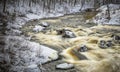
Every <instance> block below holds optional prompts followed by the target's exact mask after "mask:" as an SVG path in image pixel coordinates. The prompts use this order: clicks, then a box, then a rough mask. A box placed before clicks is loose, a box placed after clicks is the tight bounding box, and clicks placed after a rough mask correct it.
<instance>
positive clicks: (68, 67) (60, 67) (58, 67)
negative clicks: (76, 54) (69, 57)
mask: <svg viewBox="0 0 120 72" xmlns="http://www.w3.org/2000/svg"><path fill="white" fill-rule="evenodd" d="M72 68H74V65H73V64H69V63H62V64H58V65H56V69H63V70H66V69H72Z"/></svg>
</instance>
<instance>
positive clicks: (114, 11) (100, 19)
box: [92, 4, 120, 25]
mask: <svg viewBox="0 0 120 72" xmlns="http://www.w3.org/2000/svg"><path fill="white" fill-rule="evenodd" d="M109 7H110V17H111V19H110V20H108V19H107V16H108V15H107V6H106V5H104V6H101V7H100V8H98V9H97V10H98V11H100V12H99V13H98V14H97V15H96V16H95V17H94V18H93V19H92V21H93V22H94V23H97V24H113V25H120V5H117V4H110V5H109Z"/></svg>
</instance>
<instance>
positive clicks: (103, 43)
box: [99, 40, 106, 48]
mask: <svg viewBox="0 0 120 72" xmlns="http://www.w3.org/2000/svg"><path fill="white" fill-rule="evenodd" d="M99 47H100V48H106V41H104V40H100V42H99Z"/></svg>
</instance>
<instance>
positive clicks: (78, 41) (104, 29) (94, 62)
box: [22, 14, 120, 72]
mask: <svg viewBox="0 0 120 72" xmlns="http://www.w3.org/2000/svg"><path fill="white" fill-rule="evenodd" d="M86 18H90V17H86V15H82V14H71V15H65V16H61V17H56V18H48V19H40V20H35V21H30V22H28V23H27V24H26V25H25V26H24V27H23V28H22V31H23V32H24V34H25V35H27V36H31V37H32V41H36V42H38V43H40V44H43V45H46V46H48V47H51V48H53V49H55V50H57V51H58V52H59V54H60V56H62V57H61V59H60V60H58V61H52V62H50V63H46V64H44V65H43V67H44V68H45V69H46V70H45V72H120V41H119V40H115V39H114V38H113V37H114V36H113V35H115V36H120V26H114V25H96V24H94V23H88V24H86V23H85V19H86ZM39 22H47V23H48V24H50V26H49V27H48V28H47V30H45V31H42V32H38V33H35V32H33V31H32V29H33V28H34V26H35V25H36V24H38V23H39ZM65 28H67V29H69V30H71V31H72V32H74V34H75V35H76V37H75V38H63V37H62V36H61V35H58V34H57V30H59V29H65ZM101 41H105V42H107V41H111V45H110V46H109V47H105V48H101V47H100V42H101ZM83 45H84V46H86V47H87V51H85V52H80V51H79V49H80V47H81V46H83ZM62 62H68V63H72V64H74V66H75V68H74V69H70V70H62V71H61V70H56V69H55V65H57V64H59V63H62ZM51 70H52V71H51Z"/></svg>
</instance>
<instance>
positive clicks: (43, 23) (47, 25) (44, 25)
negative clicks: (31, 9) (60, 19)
mask: <svg viewBox="0 0 120 72" xmlns="http://www.w3.org/2000/svg"><path fill="white" fill-rule="evenodd" d="M40 25H41V26H43V27H49V26H50V24H48V23H46V22H42V23H40Z"/></svg>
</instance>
